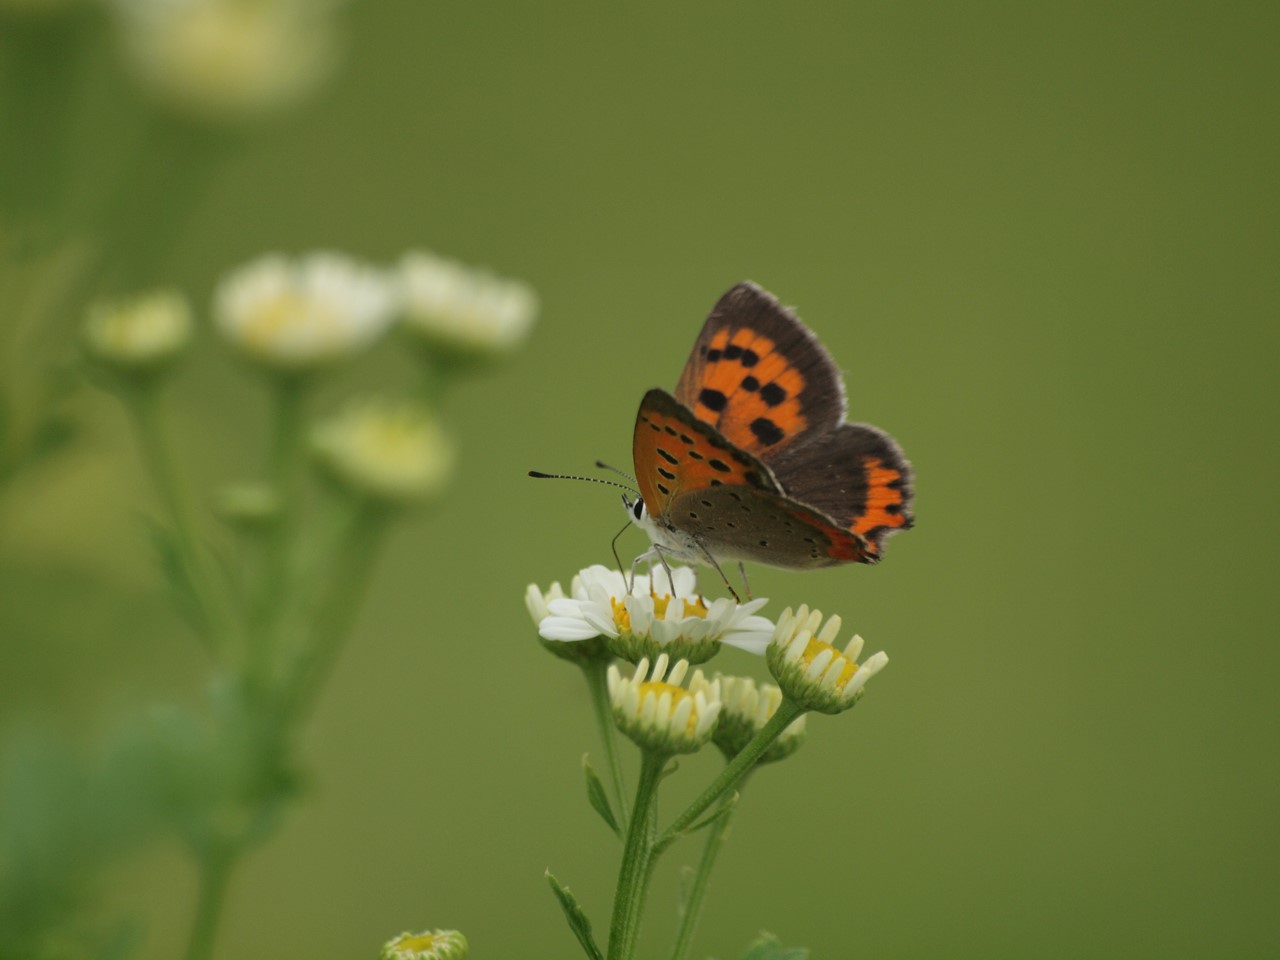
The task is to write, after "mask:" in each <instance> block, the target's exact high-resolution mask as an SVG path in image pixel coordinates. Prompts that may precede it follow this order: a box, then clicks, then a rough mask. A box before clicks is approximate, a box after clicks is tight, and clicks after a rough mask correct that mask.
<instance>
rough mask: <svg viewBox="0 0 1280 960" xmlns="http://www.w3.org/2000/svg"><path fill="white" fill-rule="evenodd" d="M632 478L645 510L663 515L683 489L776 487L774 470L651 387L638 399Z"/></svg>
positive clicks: (772, 489) (686, 491)
mask: <svg viewBox="0 0 1280 960" xmlns="http://www.w3.org/2000/svg"><path fill="white" fill-rule="evenodd" d="M632 453H633V455H634V458H635V467H636V483H637V485H638V486H639V487H640V495H641V496H642V497H643V498H644V502H645V505H646V506H647V507H648V509H649V512H650V513H651V514H653V515H655V516H665V515H666V514H667V512H668V510H669V509H670V505H671V502H672V500H673V499H674V498H675V497H677V496H679V495H682V494H690V493H694V492H696V491H699V490H707V489H713V488H717V487H722V486H724V487H728V486H738V487H743V488H746V489H750V490H760V491H765V492H768V493H776V492H778V485H777V482H776V481H775V480H774V478H773V473H772V471H770V470H769V468H768V467H767V466H765V465H764V464H763V463H761V462H760V461H759V460H757V459H756V458H755V457H753V456H752V455H751V454H749V453H747V452H745V451H742V450H738V449H736V448H735V447H734V445H733V444H731V443H730V442H728V441H727V440H726V439H725V438H724V437H722V436H721V435H720V434H719V432H718V431H716V429H715V428H714V427H712V426H710V425H709V424H707V423H704V422H703V421H701V420H699V419H698V418H697V417H695V416H694V415H693V413H692V412H691V411H690V410H689V409H688V408H686V407H684V406H682V405H681V404H679V403H677V402H676V399H675V398H674V397H672V396H671V394H669V393H667V392H666V391H665V390H657V389H654V390H650V391H649V392H648V393H646V394H645V395H644V399H643V400H642V401H641V402H640V410H639V413H637V415H636V427H635V434H634V436H633V438H632Z"/></svg>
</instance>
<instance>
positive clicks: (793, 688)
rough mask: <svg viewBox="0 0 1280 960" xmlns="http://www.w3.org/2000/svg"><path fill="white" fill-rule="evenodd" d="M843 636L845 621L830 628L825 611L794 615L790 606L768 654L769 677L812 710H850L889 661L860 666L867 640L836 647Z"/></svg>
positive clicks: (877, 658) (879, 658)
mask: <svg viewBox="0 0 1280 960" xmlns="http://www.w3.org/2000/svg"><path fill="white" fill-rule="evenodd" d="M839 632H840V618H839V617H837V616H833V617H831V619H830V620H828V621H827V622H826V624H825V625H824V624H823V622H822V612H821V611H820V610H813V611H810V610H809V608H808V607H807V606H805V605H804V604H801V605H800V608H799V609H798V610H796V611H794V612H793V611H792V610H791V608H790V607H788V608H787V609H786V610H784V611H783V612H782V616H781V617H779V618H778V625H777V627H776V628H775V629H774V632H773V639H772V640H771V641H770V642H769V648H768V650H767V651H766V654H765V656H766V660H767V661H768V664H769V672H770V673H772V674H773V678H774V679H775V680H777V681H778V686H779V687H781V688H782V692H783V694H784V695H785V696H786V697H787V698H788V699H789V700H792V701H794V702H795V703H797V704H799V705H800V706H802V707H804V708H805V709H806V710H817V711H818V712H819V713H840V712H841V711H842V710H848V709H849V708H850V707H852V706H853V705H854V704H855V703H856V702H857V701H858V699H859V697H861V695H862V690H863V688H864V687H865V686H866V683H867V681H868V680H870V679H871V678H872V677H874V676H875V675H876V674H877V673H879V672H880V671H881V670H882V669H884V666H885V664H887V663H888V662H889V657H888V656H887V655H886V654H885V653H884V652H880V653H875V654H872V655H871V656H870V657H868V658H867V659H866V661H865V662H863V663H861V664H859V663H858V662H857V660H858V655H859V654H860V653H861V652H862V638H861V637H860V636H858V635H857V634H854V636H853V639H852V640H850V641H849V642H848V644H846V645H845V648H844V649H843V650H840V649H837V648H836V647H835V646H834V644H835V641H836V635H837V634H839Z"/></svg>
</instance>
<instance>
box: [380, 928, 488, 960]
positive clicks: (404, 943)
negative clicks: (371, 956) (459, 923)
mask: <svg viewBox="0 0 1280 960" xmlns="http://www.w3.org/2000/svg"><path fill="white" fill-rule="evenodd" d="M466 955H467V938H466V937H464V936H463V935H462V934H461V933H459V932H458V931H457V930H424V931H423V932H422V933H402V934H400V936H398V937H396V938H395V939H394V940H388V941H387V942H386V944H384V945H383V947H382V956H381V960H463V958H464V957H466Z"/></svg>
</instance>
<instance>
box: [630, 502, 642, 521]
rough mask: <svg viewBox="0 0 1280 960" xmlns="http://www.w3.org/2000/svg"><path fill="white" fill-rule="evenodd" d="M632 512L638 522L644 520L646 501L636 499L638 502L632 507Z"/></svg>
mask: <svg viewBox="0 0 1280 960" xmlns="http://www.w3.org/2000/svg"><path fill="white" fill-rule="evenodd" d="M631 512H632V513H633V514H635V518H636V519H637V520H640V519H643V517H644V500H642V499H641V498H640V497H636V502H635V503H633V504H632V505H631Z"/></svg>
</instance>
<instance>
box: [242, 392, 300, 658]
mask: <svg viewBox="0 0 1280 960" xmlns="http://www.w3.org/2000/svg"><path fill="white" fill-rule="evenodd" d="M274 386H275V393H274V410H273V418H274V426H273V428H272V438H271V447H270V452H269V453H268V462H267V474H268V477H269V478H270V482H271V486H272V490H273V492H274V493H275V496H276V500H277V503H278V504H279V509H280V512H279V515H278V516H277V517H276V518H275V523H274V524H273V526H272V528H271V530H270V533H269V534H268V536H267V538H266V542H265V545H264V547H265V557H264V565H263V573H262V579H261V583H260V584H259V587H258V590H257V593H256V595H255V596H253V599H252V601H251V607H250V609H251V611H252V613H251V616H252V625H253V638H252V643H253V649H252V650H251V651H250V663H251V665H252V666H251V668H250V673H251V676H252V678H253V680H254V681H255V682H257V683H265V682H266V680H267V673H268V671H269V670H270V668H271V665H272V663H273V660H274V657H275V655H276V650H277V647H278V643H279V634H280V631H281V629H282V628H283V624H284V621H285V619H286V618H285V613H286V609H287V607H288V603H287V597H288V593H289V580H290V561H291V558H292V556H293V548H294V541H295V539H296V536H297V531H298V515H299V507H300V500H301V497H302V490H301V486H302V482H301V480H302V451H303V435H302V433H303V423H302V421H303V413H304V410H305V402H306V389H305V384H304V383H303V381H301V380H298V379H295V378H292V377H287V378H283V379H280V380H278V381H276V383H275V385H274Z"/></svg>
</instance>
